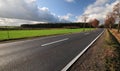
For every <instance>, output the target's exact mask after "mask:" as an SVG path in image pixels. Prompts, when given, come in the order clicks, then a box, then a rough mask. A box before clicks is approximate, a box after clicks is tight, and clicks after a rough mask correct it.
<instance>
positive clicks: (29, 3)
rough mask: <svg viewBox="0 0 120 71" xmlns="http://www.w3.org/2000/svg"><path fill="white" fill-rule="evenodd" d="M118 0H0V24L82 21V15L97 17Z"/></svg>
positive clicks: (101, 16) (91, 17)
mask: <svg viewBox="0 0 120 71" xmlns="http://www.w3.org/2000/svg"><path fill="white" fill-rule="evenodd" d="M118 2H120V0H0V26H8V25H9V26H20V25H21V24H34V23H46V22H82V21H83V20H82V16H83V15H87V16H88V21H89V20H90V19H94V18H96V19H98V20H100V23H101V24H102V23H103V21H104V19H105V17H106V14H107V13H108V12H111V11H112V9H113V6H114V5H115V4H116V3H118Z"/></svg>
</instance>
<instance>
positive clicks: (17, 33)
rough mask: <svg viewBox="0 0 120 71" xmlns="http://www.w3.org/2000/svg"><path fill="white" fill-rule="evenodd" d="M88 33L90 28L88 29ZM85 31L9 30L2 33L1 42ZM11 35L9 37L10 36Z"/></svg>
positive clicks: (0, 32)
mask: <svg viewBox="0 0 120 71" xmlns="http://www.w3.org/2000/svg"><path fill="white" fill-rule="evenodd" d="M85 30H86V31H88V30H90V28H86V29H85ZM82 31H83V29H82V28H81V29H46V30H9V31H7V30H6V31H5V30H4V31H0V40H7V39H16V38H26V37H36V36H48V35H56V34H67V33H76V32H82ZM8 33H9V36H8Z"/></svg>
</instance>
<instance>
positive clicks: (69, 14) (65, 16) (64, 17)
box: [60, 13, 73, 20]
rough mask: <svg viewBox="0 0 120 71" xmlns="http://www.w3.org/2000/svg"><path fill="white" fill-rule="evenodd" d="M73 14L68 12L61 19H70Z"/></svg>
mask: <svg viewBox="0 0 120 71" xmlns="http://www.w3.org/2000/svg"><path fill="white" fill-rule="evenodd" d="M72 16H73V15H72V14H71V13H68V14H67V15H64V16H61V17H60V19H63V20H69V19H70V17H72Z"/></svg>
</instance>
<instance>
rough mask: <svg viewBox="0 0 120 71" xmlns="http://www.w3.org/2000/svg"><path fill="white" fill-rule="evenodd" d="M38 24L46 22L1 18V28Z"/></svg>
mask: <svg viewBox="0 0 120 71" xmlns="http://www.w3.org/2000/svg"><path fill="white" fill-rule="evenodd" d="M36 23H45V22H38V21H29V20H21V19H8V18H0V26H20V25H21V24H36Z"/></svg>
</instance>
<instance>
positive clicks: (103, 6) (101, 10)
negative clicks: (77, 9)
mask: <svg viewBox="0 0 120 71" xmlns="http://www.w3.org/2000/svg"><path fill="white" fill-rule="evenodd" d="M110 2H111V1H110V0H96V1H95V2H94V3H93V4H91V5H89V6H88V7H87V8H86V9H85V11H84V13H83V15H84V14H87V15H88V17H89V19H93V18H96V19H98V20H100V21H101V23H103V22H104V19H105V17H106V14H107V13H108V12H112V9H113V6H114V5H115V4H116V3H118V2H119V0H115V1H114V2H113V3H110ZM81 16H82V15H80V16H77V17H76V18H77V20H76V21H77V22H79V21H81ZM89 19H88V20H89Z"/></svg>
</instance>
